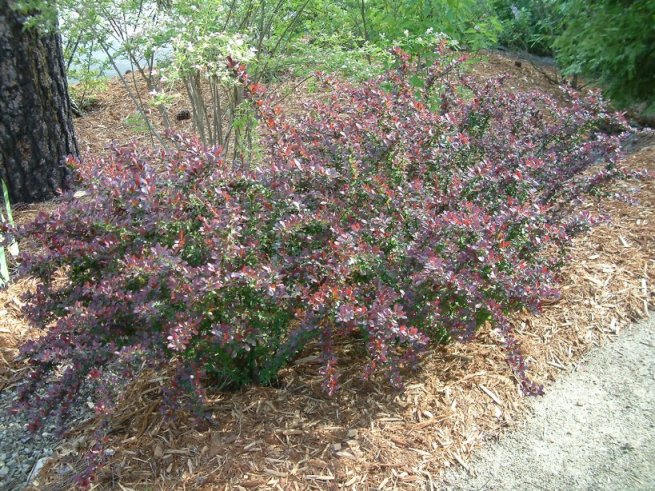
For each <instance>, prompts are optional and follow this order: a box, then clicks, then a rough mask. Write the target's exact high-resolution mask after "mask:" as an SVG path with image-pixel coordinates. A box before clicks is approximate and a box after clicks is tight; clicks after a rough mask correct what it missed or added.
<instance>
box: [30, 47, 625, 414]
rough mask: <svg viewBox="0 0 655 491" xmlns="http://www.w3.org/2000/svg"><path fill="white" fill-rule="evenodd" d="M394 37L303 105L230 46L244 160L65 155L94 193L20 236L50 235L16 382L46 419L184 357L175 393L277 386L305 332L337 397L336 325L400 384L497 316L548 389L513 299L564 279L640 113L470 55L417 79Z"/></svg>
mask: <svg viewBox="0 0 655 491" xmlns="http://www.w3.org/2000/svg"><path fill="white" fill-rule="evenodd" d="M395 55H396V56H397V59H398V62H397V66H396V67H395V68H394V69H393V70H391V71H389V72H388V73H386V74H385V75H384V76H382V77H380V78H378V79H375V80H372V81H369V82H366V83H363V84H359V85H352V84H350V83H346V82H341V81H337V80H331V79H329V77H323V78H322V81H323V82H324V84H325V86H326V87H327V89H326V92H325V97H323V99H321V100H315V101H313V102H309V103H307V104H306V105H305V107H304V111H300V112H299V114H297V115H295V116H290V115H285V114H284V112H283V111H282V110H281V109H280V108H279V107H276V106H275V104H274V103H273V102H272V101H271V100H270V99H269V98H268V96H267V95H266V93H265V90H264V89H263V88H262V87H261V86H259V85H253V84H250V82H249V80H248V75H247V73H246V71H245V67H243V66H242V65H239V64H237V63H235V62H233V61H229V66H230V68H231V70H233V71H234V74H235V76H236V77H238V78H239V79H240V80H241V81H242V82H243V83H244V85H245V86H246V87H247V93H248V97H250V98H251V99H252V103H253V104H254V106H255V107H256V108H257V110H258V112H259V117H260V127H261V133H262V140H261V142H260V143H261V158H260V159H259V161H258V162H251V163H250V165H241V164H240V165H233V163H232V162H231V161H229V163H228V161H227V160H224V158H223V154H222V151H221V149H220V148H216V149H208V148H203V147H202V146H201V145H200V144H199V143H198V141H197V140H196V139H195V138H191V137H184V136H177V137H175V141H176V145H177V149H176V150H175V151H169V152H165V151H156V150H152V149H143V148H139V147H137V146H134V145H133V146H129V147H123V148H116V149H114V151H113V153H112V155H111V156H110V157H107V158H98V159H89V160H87V161H85V162H76V163H74V165H75V167H76V169H77V177H78V179H79V182H80V186H81V188H82V189H83V190H84V191H85V193H86V195H85V196H81V195H83V194H85V193H80V192H79V191H78V192H77V193H76V194H69V195H66V196H65V197H64V200H63V203H62V204H61V206H59V208H58V209H57V210H56V211H53V212H52V213H50V214H41V215H39V216H38V217H37V218H36V219H35V221H34V222H33V223H32V224H30V225H27V226H26V227H25V228H24V229H23V230H22V231H21V232H20V234H19V235H29V236H30V237H32V238H34V239H37V240H38V241H39V242H40V244H41V245H42V247H41V248H40V249H34V250H33V251H31V252H30V253H28V254H25V255H23V257H22V272H23V274H29V275H34V276H37V277H38V278H39V279H40V280H41V282H40V286H39V287H38V291H37V292H36V294H35V295H34V296H33V298H32V299H31V301H30V302H29V305H28V307H27V309H28V312H29V314H30V316H31V318H32V319H33V320H34V321H35V322H36V323H37V324H38V325H39V326H41V327H42V328H43V330H44V334H43V337H41V338H40V339H38V340H36V341H33V342H29V343H28V344H26V345H25V346H24V347H23V350H22V353H23V355H24V356H25V357H27V358H28V359H29V361H30V363H31V371H30V374H29V377H28V379H27V381H26V382H25V383H24V384H23V386H22V388H21V390H20V394H19V398H20V404H22V405H23V406H24V407H25V408H31V410H32V411H34V416H35V418H34V422H35V425H36V424H38V423H39V421H42V419H43V417H44V416H46V415H48V414H49V413H51V412H53V411H54V412H56V413H57V414H59V415H60V416H65V415H66V412H67V411H68V410H69V409H70V407H71V405H72V404H73V403H74V401H75V400H76V398H77V397H78V395H79V392H80V387H81V386H82V385H83V384H85V383H86V382H88V383H91V384H92V385H95V386H96V387H97V388H98V396H97V401H96V407H97V408H99V409H100V410H103V409H104V410H109V408H110V407H111V402H112V400H113V399H112V398H113V397H114V396H115V394H114V395H112V389H115V388H116V387H120V386H121V383H123V382H124V381H125V380H129V379H130V378H131V377H133V376H134V374H135V373H136V372H137V371H138V370H139V369H140V368H141V367H143V366H147V365H150V366H155V367H157V366H164V365H174V366H176V367H178V368H179V376H178V377H176V378H175V379H174V382H173V383H172V385H171V387H169V389H170V390H169V391H167V394H168V395H169V396H170V397H171V399H173V400H175V399H176V398H177V397H178V395H179V394H180V392H181V389H182V388H186V389H187V391H188V392H190V393H191V394H193V395H194V397H195V398H196V399H195V400H197V401H200V402H201V401H202V395H203V392H202V391H203V387H207V385H208V384H213V385H215V386H220V387H224V388H229V387H238V386H241V385H243V384H251V383H255V384H268V383H271V382H272V381H274V380H275V378H276V374H277V373H278V371H279V370H280V368H281V367H283V366H285V364H287V363H288V362H289V360H291V359H292V358H293V357H294V356H295V355H296V354H297V353H298V352H299V351H300V350H301V349H305V348H307V347H314V349H316V350H318V351H320V355H321V357H322V361H323V363H322V368H321V373H322V374H323V375H324V380H325V388H326V390H327V392H328V393H330V394H332V393H334V392H335V391H336V390H337V389H338V374H339V366H338V361H339V360H338V357H337V352H336V350H335V349H334V347H335V343H337V342H339V341H340V340H342V339H343V338H349V339H352V342H354V343H360V344H361V346H362V347H363V348H364V351H365V352H366V353H367V355H368V361H367V368H366V370H365V373H364V375H365V376H366V377H369V376H371V375H373V374H376V373H378V374H381V375H384V376H386V377H388V380H389V381H390V383H391V384H392V385H393V386H394V387H399V386H400V385H401V383H402V380H401V373H402V372H403V369H404V368H406V367H414V366H416V364H417V362H420V355H421V353H423V352H424V351H425V349H426V348H427V347H428V345H429V343H430V340H432V341H433V342H441V341H443V340H446V339H453V340H467V339H473V338H474V336H475V332H476V329H478V327H480V326H481V325H482V324H483V323H485V322H491V323H493V325H495V326H496V327H497V329H498V332H499V333H500V335H501V336H500V337H501V339H502V342H503V343H504V345H505V346H506V349H507V354H508V362H509V364H510V366H511V367H512V369H513V370H514V373H515V374H516V376H517V380H519V381H520V384H521V387H522V388H523V389H524V390H525V391H526V392H530V393H537V392H539V391H540V387H538V386H536V385H535V384H533V383H532V382H530V380H529V379H528V378H527V376H526V373H525V369H526V367H525V365H524V361H523V359H522V357H521V354H520V351H519V347H518V343H517V341H516V339H515V338H514V336H513V335H512V331H511V325H510V323H509V322H508V319H507V314H508V313H510V312H512V311H516V310H517V309H524V308H529V309H534V310H538V309H539V308H540V302H541V301H543V300H544V299H552V298H555V297H556V296H557V291H556V279H557V278H556V275H557V270H558V268H559V267H560V266H561V264H562V260H563V258H564V257H565V255H564V251H565V247H566V246H567V244H569V241H570V237H571V235H572V233H573V232H575V231H577V230H579V229H580V228H581V227H583V226H585V225H588V224H590V223H591V222H592V221H593V220H592V218H591V217H590V216H588V215H586V214H585V213H580V212H579V211H578V210H576V206H575V204H576V202H578V201H579V200H580V199H581V197H582V196H583V195H584V194H585V193H588V192H590V191H591V190H593V189H596V188H597V187H598V186H600V185H602V184H603V183H604V182H606V181H608V180H609V179H611V178H613V177H616V176H617V175H619V174H620V173H621V172H620V169H619V167H617V159H618V156H619V148H620V143H621V138H622V136H623V135H622V134H621V132H623V131H625V130H626V129H627V128H626V126H625V124H624V122H623V120H622V119H621V118H620V117H618V116H614V115H610V114H608V113H607V112H606V111H605V108H604V105H603V103H602V101H601V100H600V98H598V96H596V95H592V96H590V97H587V98H580V97H578V95H576V94H574V93H569V94H568V96H567V97H568V98H569V99H570V100H569V101H568V103H567V104H558V103H557V102H556V101H555V100H553V99H552V98H551V97H549V96H547V95H545V94H543V93H539V92H534V93H529V94H519V93H515V92H513V91H508V90H506V89H505V88H504V87H503V80H502V79H499V80H492V81H488V82H485V83H478V82H475V81H474V80H472V79H469V78H467V77H465V76H456V75H455V74H456V73H457V64H458V63H459V61H458V60H454V61H449V62H446V61H444V59H443V58H440V59H439V60H437V62H436V63H435V64H434V65H433V66H432V67H431V68H430V69H429V71H428V76H427V78H426V79H425V80H424V81H423V84H422V85H421V86H420V87H418V88H417V84H416V83H415V78H413V77H412V74H411V73H409V72H410V69H409V65H408V57H407V55H406V54H405V53H403V52H402V51H400V50H397V51H396V52H395ZM410 79H411V80H412V82H411V83H410ZM607 129H611V130H612V134H611V135H608V134H606V132H605V131H606V130H607ZM76 196H77V197H76Z"/></svg>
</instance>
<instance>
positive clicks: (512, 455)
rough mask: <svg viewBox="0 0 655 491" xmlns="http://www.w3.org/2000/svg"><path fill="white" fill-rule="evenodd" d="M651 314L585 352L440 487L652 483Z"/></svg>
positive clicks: (654, 364) (654, 328)
mask: <svg viewBox="0 0 655 491" xmlns="http://www.w3.org/2000/svg"><path fill="white" fill-rule="evenodd" d="M654 381H655V316H654V317H651V318H650V320H648V321H646V322H643V323H641V324H638V325H636V326H635V327H634V328H632V329H630V331H629V332H626V333H624V334H623V335H622V336H621V337H619V338H618V339H617V340H616V341H615V342H612V343H610V344H608V345H606V346H604V347H603V348H602V349H599V350H597V351H595V352H593V353H591V354H590V355H589V356H587V357H586V358H585V359H584V360H583V361H582V362H581V363H580V365H579V366H578V368H577V370H576V371H575V372H574V373H573V374H571V375H570V376H569V377H566V378H563V379H561V380H559V381H558V382H556V383H555V384H553V386H552V387H550V389H549V390H548V391H547V393H546V395H545V396H544V397H543V398H540V399H538V400H536V401H535V404H534V406H533V414H532V416H531V417H530V418H529V419H528V420H527V421H526V423H525V425H524V426H523V427H522V428H520V429H518V430H516V431H513V432H511V433H509V434H508V435H506V436H505V437H504V438H501V439H500V441H498V442H497V443H494V444H492V445H489V446H487V447H486V448H484V449H483V450H482V451H481V452H480V454H479V455H478V457H476V458H475V459H473V460H472V461H471V462H470V463H469V469H470V470H471V472H472V473H473V474H474V475H473V476H472V475H471V474H470V473H469V472H466V470H464V469H461V470H459V471H457V472H453V471H451V472H449V473H448V474H447V475H446V478H445V480H444V487H445V488H446V489H457V490H485V489H494V490H505V489H506V490H515V489H548V490H550V489H552V490H556V489H568V490H574V489H594V490H601V489H606V490H619V489H630V490H637V489H644V490H646V489H655V391H653V382H654Z"/></svg>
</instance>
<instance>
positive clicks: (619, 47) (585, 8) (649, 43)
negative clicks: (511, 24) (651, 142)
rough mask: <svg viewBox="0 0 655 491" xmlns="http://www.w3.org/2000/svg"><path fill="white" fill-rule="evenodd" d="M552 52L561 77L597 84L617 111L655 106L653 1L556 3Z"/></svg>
mask: <svg viewBox="0 0 655 491" xmlns="http://www.w3.org/2000/svg"><path fill="white" fill-rule="evenodd" d="M556 3H557V4H558V8H559V11H560V15H561V16H562V19H563V24H562V31H561V33H559V35H557V37H556V38H555V40H554V43H553V48H554V50H555V53H556V57H557V60H558V62H559V63H560V64H561V66H562V68H563V70H564V73H565V74H569V75H575V74H579V75H583V76H586V77H590V78H593V79H595V80H598V81H599V82H600V84H601V85H602V86H603V88H604V90H605V92H606V94H607V95H608V96H610V97H611V98H612V99H613V100H614V101H615V102H617V103H618V104H620V105H626V104H629V103H631V102H637V101H647V102H648V103H649V104H650V105H651V109H655V107H653V106H654V105H655V97H654V95H655V90H654V88H655V27H654V26H655V1H654V0H637V1H627V0H602V1H598V2H587V1H583V0H568V1H558V2H556Z"/></svg>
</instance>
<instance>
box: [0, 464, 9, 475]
mask: <svg viewBox="0 0 655 491" xmlns="http://www.w3.org/2000/svg"><path fill="white" fill-rule="evenodd" d="M8 475H9V467H7V466H4V465H3V466H2V467H0V477H6V476H8Z"/></svg>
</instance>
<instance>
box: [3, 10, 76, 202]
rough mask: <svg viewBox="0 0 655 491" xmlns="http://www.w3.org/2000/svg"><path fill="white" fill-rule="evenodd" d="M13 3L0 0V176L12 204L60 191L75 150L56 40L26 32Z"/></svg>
mask: <svg viewBox="0 0 655 491" xmlns="http://www.w3.org/2000/svg"><path fill="white" fill-rule="evenodd" d="M14 3H15V2H14V0H0V177H1V178H2V179H4V180H5V181H6V182H7V187H8V188H9V193H10V198H11V200H12V201H13V202H25V203H30V202H35V201H43V200H46V199H50V198H52V197H54V196H55V195H56V194H57V193H58V191H59V190H60V189H63V188H64V187H65V185H66V181H67V177H68V170H67V168H66V166H65V165H64V160H65V158H66V157H67V156H68V155H74V156H77V155H78V149H77V142H76V140H75V132H74V129H73V122H72V112H71V104H70V99H69V97H68V87H67V84H66V73H65V68H64V61H63V52H62V46H61V37H60V36H59V34H56V33H43V32H40V31H39V30H38V29H36V28H28V29H25V28H24V24H25V21H26V18H25V17H24V16H22V15H21V14H19V13H17V12H15V11H14V10H13V9H12V6H13V5H14Z"/></svg>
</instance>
